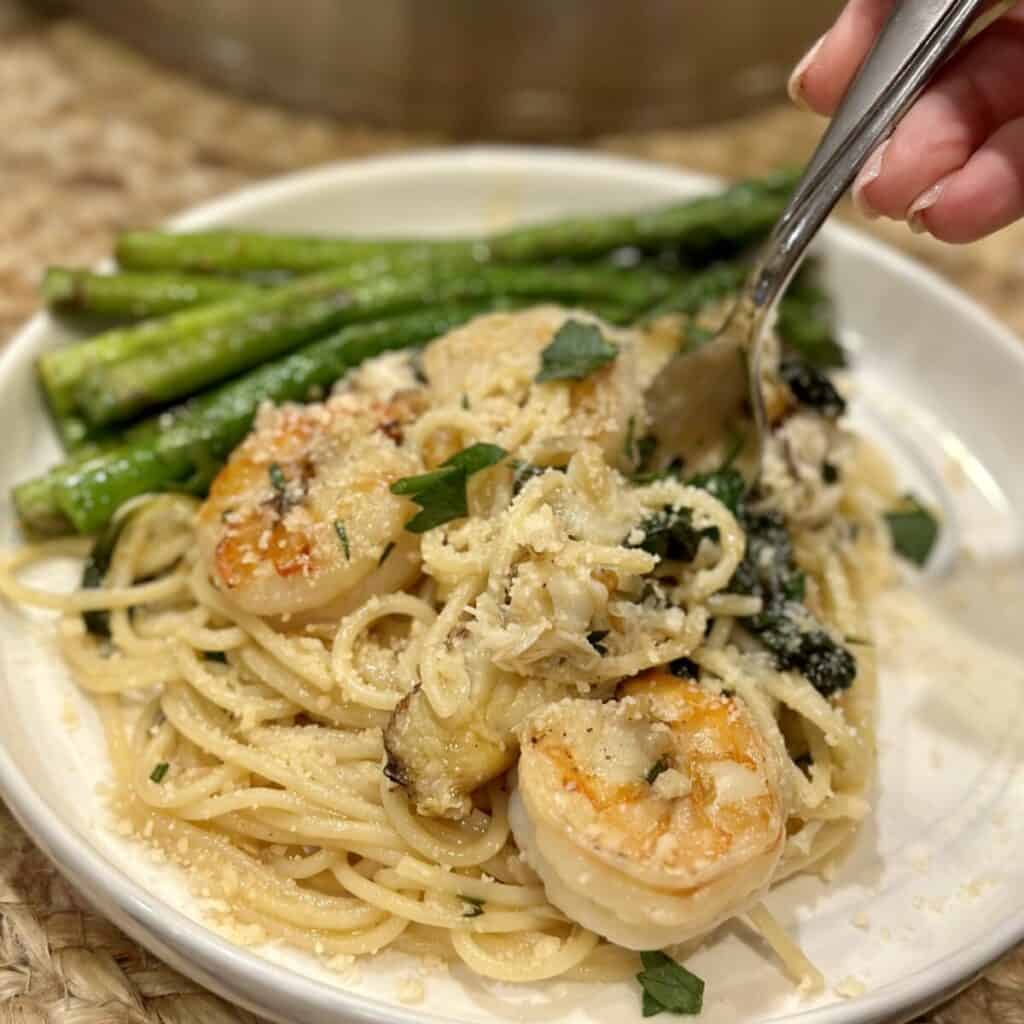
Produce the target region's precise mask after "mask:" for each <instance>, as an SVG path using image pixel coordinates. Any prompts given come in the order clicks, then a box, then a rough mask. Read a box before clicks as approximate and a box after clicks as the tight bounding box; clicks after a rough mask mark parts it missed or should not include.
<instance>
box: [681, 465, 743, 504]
mask: <svg viewBox="0 0 1024 1024" xmlns="http://www.w3.org/2000/svg"><path fill="white" fill-rule="evenodd" d="M687 483H688V484H689V485H690V486H691V487H699V488H700V489H701V490H703V491H707V492H708V494H710V495H711V496H712V497H713V498H717V499H718V500H719V501H720V502H721V503H722V504H723V505H724V506H725V507H726V508H727V509H728V510H729V511H730V512H731V513H732V514H733V515H734V516H736V515H740V514H741V513H742V511H743V498H744V497H745V496H746V493H747V482H746V480H744V479H743V477H742V475H741V474H740V472H739V470H736V469H733V468H731V467H730V466H728V465H726V466H723V467H722V468H721V469H716V470H715V471H714V472H713V473H698V474H697V475H696V476H693V477H691V478H690V479H689V480H688V481H687Z"/></svg>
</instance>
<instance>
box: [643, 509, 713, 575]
mask: <svg viewBox="0 0 1024 1024" xmlns="http://www.w3.org/2000/svg"><path fill="white" fill-rule="evenodd" d="M639 529H640V531H641V532H642V533H643V539H642V540H640V541H639V542H638V543H636V544H631V543H630V542H629V539H628V538H627V539H626V547H628V548H639V549H640V550H641V551H646V552H647V553H648V554H649V555H656V556H657V557H658V558H660V559H663V560H668V561H670V562H692V561H693V560H694V558H696V556H697V550H698V549H699V548H700V542H701V541H702V540H704V538H705V537H712V535H714V536H717V530H715V529H714V527H711V528H709V529H704V530H698V529H697V527H695V526H694V525H693V512H692V510H691V509H689V508H687V507H685V506H684V507H683V508H678V509H677V508H673V507H672V506H671V505H666V506H665V507H664V508H663V509H661V511H660V512H653V513H651V515H649V516H647V518H646V519H644V520H642V521H641V523H640V526H639Z"/></svg>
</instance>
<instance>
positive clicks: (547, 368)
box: [534, 320, 619, 384]
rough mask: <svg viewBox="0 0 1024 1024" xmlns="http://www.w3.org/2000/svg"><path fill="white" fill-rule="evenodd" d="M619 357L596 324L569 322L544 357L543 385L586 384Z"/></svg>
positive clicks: (547, 349)
mask: <svg viewBox="0 0 1024 1024" xmlns="http://www.w3.org/2000/svg"><path fill="white" fill-rule="evenodd" d="M618 354H619V349H618V346H616V345H613V344H612V343H611V342H610V341H609V340H608V339H607V338H606V337H605V336H604V335H603V334H602V333H601V331H600V328H598V327H596V326H595V325H594V324H586V323H583V322H582V321H580V320H566V322H565V323H564V324H562V326H561V327H559V328H558V330H557V331H555V336H554V337H553V338H552V339H551V343H550V344H549V345H548V347H547V348H546V349H544V351H543V352H542V353H541V354H540V370H539V371H538V373H537V376H536V377H535V378H534V380H536V381H537V382H538V383H539V384H542V383H544V381H549V380H583V379H584V378H586V377H589V376H590V374H592V373H593V372H594V371H595V370H599V369H600V368H601V367H602V366H605V365H607V364H608V363H610V362H611V361H612V360H613V359H614V358H615V357H616V356H617V355H618Z"/></svg>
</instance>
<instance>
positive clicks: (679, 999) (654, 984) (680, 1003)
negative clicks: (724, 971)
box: [636, 952, 704, 1017]
mask: <svg viewBox="0 0 1024 1024" xmlns="http://www.w3.org/2000/svg"><path fill="white" fill-rule="evenodd" d="M640 962H641V963H642V964H643V968H644V969H643V970H642V971H641V972H640V973H639V974H638V975H637V976H636V980H637V981H639V982H640V986H641V987H642V988H643V991H644V997H643V1015H644V1016H645V1017H654V1016H655V1015H657V1014H659V1013H678V1014H697V1013H700V1011H701V1008H702V1007H703V1005H704V982H703V981H702V980H701V979H700V978H698V977H697V975H696V974H693V973H692V972H690V971H688V970H687V969H686V968H685V967H683V966H682V965H681V964H677V963H676V962H675V960H673V959H672V958H671V957H670V956H666V955H665V954H664V953H660V952H649V953H641V954H640Z"/></svg>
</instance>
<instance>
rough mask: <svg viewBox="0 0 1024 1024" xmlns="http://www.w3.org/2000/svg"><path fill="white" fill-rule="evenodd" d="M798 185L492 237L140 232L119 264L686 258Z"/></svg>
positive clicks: (783, 178) (733, 241)
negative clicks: (629, 254) (649, 254)
mask: <svg viewBox="0 0 1024 1024" xmlns="http://www.w3.org/2000/svg"><path fill="white" fill-rule="evenodd" d="M795 182H796V175H795V174H794V173H792V172H789V171H782V172H777V173H775V174H772V175H768V176H767V177H764V178H760V179H755V180H751V181H747V182H741V183H740V184H737V185H734V186H732V187H731V188H728V189H725V190H724V191H722V192H720V193H719V194H717V195H711V196H704V197H701V198H699V199H693V200H687V201H684V202H680V203H674V204H671V205H667V206H662V207H657V208H655V209H652V210H649V211H646V212H643V213H639V214H625V215H612V216H608V215H598V216H593V217H576V218H572V219H569V220H560V221H553V222H550V223H546V224H537V225H532V226H529V227H525V228H517V229H515V230H512V231H507V232H504V233H502V234H498V235H495V236H492V237H490V238H485V239H465V240H455V241H452V240H446V241H440V240H434V239H406V240H401V239H366V238H355V239H353V238H311V237H303V236H296V235H267V234H260V233H254V232H244V231H209V232H197V233H194V234H169V233H167V232H161V231H135V232H130V233H128V234H125V235H122V236H121V238H120V239H119V241H118V244H117V258H118V261H119V262H120V264H121V265H122V266H123V267H126V268H131V269H140V270H142V269H149V270H182V271H217V272H223V273H237V272H241V271H251V270H292V271H299V272H303V271H310V270H314V269H318V268H323V267H329V266H338V265H342V264H349V265H351V266H352V267H353V269H355V268H356V267H357V266H359V265H361V264H362V265H364V266H365V267H367V268H368V270H369V271H370V272H374V273H376V272H386V271H388V270H394V269H395V268H396V267H398V268H400V267H406V268H408V267H409V266H415V265H419V264H424V263H428V262H436V261H443V262H447V263H449V264H450V265H453V266H458V265H463V266H466V265H473V264H475V263H483V262H497V263H536V262H539V261H541V260H547V259H556V258H563V257H591V256H598V255H601V254H602V253H606V252H610V251H612V250H613V249H619V248H622V247H625V246H637V247H639V248H642V249H651V248H661V247H664V246H666V245H672V246H675V247H677V248H678V249H679V250H680V251H681V252H682V253H683V254H684V255H687V256H689V257H694V256H699V255H701V254H704V253H706V252H708V251H709V250H718V251H724V250H728V249H731V250H735V249H738V248H742V247H743V246H745V245H747V244H749V243H750V242H751V241H752V240H754V239H757V238H759V237H761V236H762V235H764V234H765V233H766V232H767V231H768V229H769V228H770V227H771V226H772V224H773V223H774V222H775V219H776V218H777V217H778V215H779V214H780V213H781V212H782V208H783V206H784V205H785V201H786V199H787V197H788V195H789V193H790V191H791V190H792V188H793V185H794V184H795Z"/></svg>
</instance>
